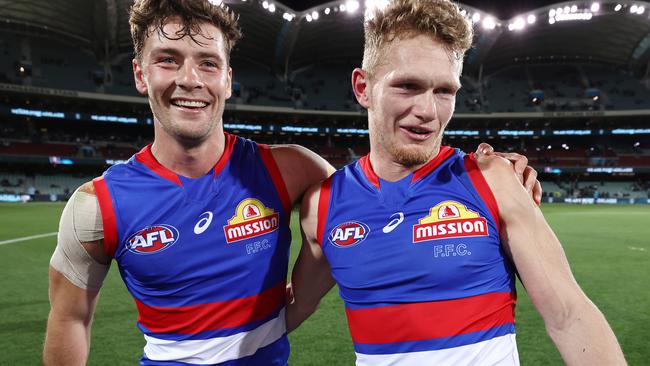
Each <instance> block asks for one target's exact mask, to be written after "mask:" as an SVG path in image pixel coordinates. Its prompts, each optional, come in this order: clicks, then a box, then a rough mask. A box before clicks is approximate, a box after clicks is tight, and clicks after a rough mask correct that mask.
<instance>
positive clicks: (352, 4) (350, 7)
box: [345, 0, 360, 13]
mask: <svg viewBox="0 0 650 366" xmlns="http://www.w3.org/2000/svg"><path fill="white" fill-rule="evenodd" d="M359 6H360V5H359V2H358V1H357V0H348V1H347V2H346V3H345V8H346V9H347V12H348V13H354V12H356V11H357V10H359Z"/></svg>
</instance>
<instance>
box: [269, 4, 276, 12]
mask: <svg viewBox="0 0 650 366" xmlns="http://www.w3.org/2000/svg"><path fill="white" fill-rule="evenodd" d="M269 11H270V12H271V13H275V4H269Z"/></svg>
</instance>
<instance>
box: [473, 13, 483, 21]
mask: <svg viewBox="0 0 650 366" xmlns="http://www.w3.org/2000/svg"><path fill="white" fill-rule="evenodd" d="M480 20H481V14H479V13H474V15H472V22H474V23H478V22H479V21H480Z"/></svg>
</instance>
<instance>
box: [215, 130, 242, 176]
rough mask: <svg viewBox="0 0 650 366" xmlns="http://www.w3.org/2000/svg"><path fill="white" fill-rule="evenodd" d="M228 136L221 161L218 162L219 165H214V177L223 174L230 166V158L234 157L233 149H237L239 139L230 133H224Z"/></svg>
mask: <svg viewBox="0 0 650 366" xmlns="http://www.w3.org/2000/svg"><path fill="white" fill-rule="evenodd" d="M223 134H224V135H225V136H226V145H225V146H224V148H223V153H222V154H221V157H220V158H219V160H217V163H216V164H215V165H214V176H215V177H216V176H217V175H219V173H221V171H222V170H223V168H224V167H225V166H226V164H228V161H230V156H232V149H233V148H234V147H235V143H236V142H237V137H235V136H234V135H231V134H229V133H226V132H224V133H223Z"/></svg>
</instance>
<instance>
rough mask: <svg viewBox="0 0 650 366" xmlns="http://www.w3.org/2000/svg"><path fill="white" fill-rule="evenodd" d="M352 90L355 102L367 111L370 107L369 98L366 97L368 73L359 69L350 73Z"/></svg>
mask: <svg viewBox="0 0 650 366" xmlns="http://www.w3.org/2000/svg"><path fill="white" fill-rule="evenodd" d="M352 90H353V91H354V96H355V97H356V98H357V102H359V104H360V105H361V106H362V107H363V108H366V109H368V108H369V107H370V96H369V95H368V93H369V91H370V90H368V73H367V72H366V71H365V70H362V69H360V68H358V67H357V68H355V69H354V70H353V71H352Z"/></svg>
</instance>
